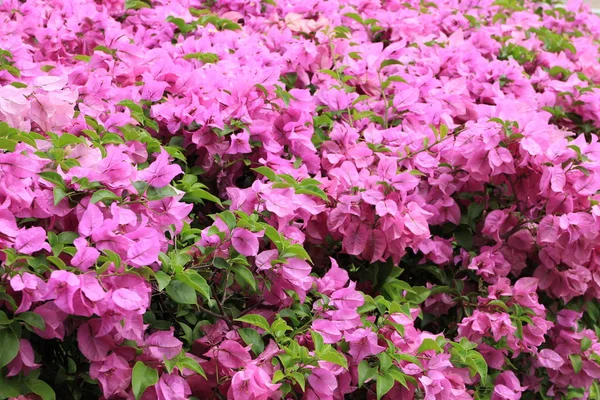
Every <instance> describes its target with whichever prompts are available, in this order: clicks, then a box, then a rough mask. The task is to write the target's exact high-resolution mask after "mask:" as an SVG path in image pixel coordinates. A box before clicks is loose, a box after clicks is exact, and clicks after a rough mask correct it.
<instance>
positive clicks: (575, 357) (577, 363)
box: [569, 354, 583, 374]
mask: <svg viewBox="0 0 600 400" xmlns="http://www.w3.org/2000/svg"><path fill="white" fill-rule="evenodd" d="M569 359H570V360H571V365H572V366H573V371H575V373H576V374H578V373H579V372H581V369H582V368H583V363H582V361H581V356H580V355H579V354H569Z"/></svg>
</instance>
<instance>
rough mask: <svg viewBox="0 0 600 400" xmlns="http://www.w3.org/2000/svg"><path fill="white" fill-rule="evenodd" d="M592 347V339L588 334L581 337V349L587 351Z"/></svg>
mask: <svg viewBox="0 0 600 400" xmlns="http://www.w3.org/2000/svg"><path fill="white" fill-rule="evenodd" d="M590 347H592V341H591V340H590V338H588V337H587V336H584V337H583V338H582V339H581V351H586V350H587V349H589V348H590Z"/></svg>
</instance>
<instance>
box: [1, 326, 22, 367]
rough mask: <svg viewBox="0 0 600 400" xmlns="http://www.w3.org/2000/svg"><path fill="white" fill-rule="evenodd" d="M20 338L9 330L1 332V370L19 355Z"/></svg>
mask: <svg viewBox="0 0 600 400" xmlns="http://www.w3.org/2000/svg"><path fill="white" fill-rule="evenodd" d="M19 347H20V346H19V338H17V336H16V335H15V334H14V332H13V331H11V330H9V329H2V330H0V368H2V367H4V366H5V365H7V364H8V363H9V362H11V361H12V360H13V359H14V358H15V357H16V356H17V354H18V353H19Z"/></svg>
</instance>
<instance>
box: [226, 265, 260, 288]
mask: <svg viewBox="0 0 600 400" xmlns="http://www.w3.org/2000/svg"><path fill="white" fill-rule="evenodd" d="M231 270H232V271H233V272H234V273H235V280H236V282H237V283H238V284H239V285H240V286H242V287H244V286H250V287H251V288H252V289H253V290H256V280H255V279H254V275H253V274H252V272H251V271H250V270H249V269H248V268H246V267H244V266H243V265H240V264H235V265H233V266H232V267H231Z"/></svg>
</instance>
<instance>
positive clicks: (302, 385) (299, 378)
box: [290, 372, 306, 392]
mask: <svg viewBox="0 0 600 400" xmlns="http://www.w3.org/2000/svg"><path fill="white" fill-rule="evenodd" d="M290 377H292V378H293V379H294V380H295V381H296V383H298V385H300V388H301V389H302V391H303V392H304V391H305V390H306V382H305V378H304V374H301V373H300V372H291V373H290Z"/></svg>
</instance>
